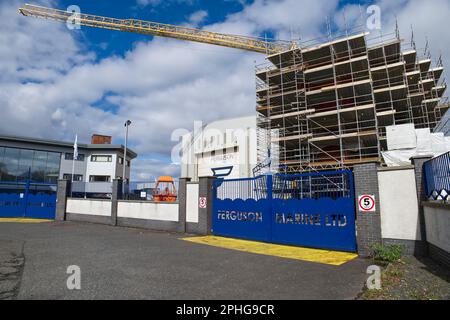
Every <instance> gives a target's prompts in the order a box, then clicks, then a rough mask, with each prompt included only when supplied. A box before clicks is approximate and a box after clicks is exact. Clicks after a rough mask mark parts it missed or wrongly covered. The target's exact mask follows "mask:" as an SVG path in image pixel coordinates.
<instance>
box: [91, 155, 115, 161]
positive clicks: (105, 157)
mask: <svg viewBox="0 0 450 320" xmlns="http://www.w3.org/2000/svg"><path fill="white" fill-rule="evenodd" d="M91 162H112V156H110V155H93V156H91Z"/></svg>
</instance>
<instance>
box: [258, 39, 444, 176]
mask: <svg viewBox="0 0 450 320" xmlns="http://www.w3.org/2000/svg"><path fill="white" fill-rule="evenodd" d="M431 63H432V61H431V56H430V53H429V49H428V44H427V46H426V47H425V50H423V53H420V51H419V50H418V49H417V48H416V45H415V43H414V40H413V39H411V42H410V43H409V44H405V43H404V41H402V40H401V39H400V37H399V33H398V31H396V32H394V33H392V34H386V35H383V34H380V35H376V36H372V35H371V34H369V33H368V32H364V31H360V32H354V33H353V34H345V35H343V36H342V35H341V36H338V37H335V38H333V39H331V38H327V39H326V40H323V39H318V40H315V41H311V42H309V43H303V44H301V45H299V47H298V48H295V49H291V50H287V51H284V52H281V53H276V54H272V55H269V56H268V57H267V62H266V63H264V64H262V65H258V66H256V104H257V106H256V110H257V113H258V121H257V122H258V130H259V131H258V139H259V140H258V161H259V162H264V161H267V160H266V159H267V158H270V157H271V155H270V151H268V150H270V145H272V144H274V143H275V144H277V145H278V146H279V151H278V154H277V157H278V159H277V160H278V161H279V167H278V171H280V172H287V173H294V172H305V171H319V170H326V169H346V168H350V167H352V166H353V165H354V164H357V163H366V162H382V158H381V152H382V151H384V150H387V140H386V127H387V126H391V125H400V124H406V123H413V124H414V125H415V127H416V128H431V129H434V128H435V127H436V126H437V124H438V123H439V121H440V120H441V119H442V117H443V115H444V114H445V112H446V111H447V110H448V108H449V105H448V104H446V103H442V96H443V94H444V92H445V90H446V88H447V85H446V83H445V79H441V78H442V74H443V71H444V68H443V65H442V59H439V60H438V62H437V64H436V66H435V67H433V68H431ZM273 131H276V132H277V133H278V134H277V135H276V136H275V137H273V134H271V133H270V132H273Z"/></svg>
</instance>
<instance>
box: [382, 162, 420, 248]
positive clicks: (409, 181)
mask: <svg viewBox="0 0 450 320" xmlns="http://www.w3.org/2000/svg"><path fill="white" fill-rule="evenodd" d="M378 183H379V190H380V206H381V211H380V212H381V236H382V238H383V239H399V240H413V241H416V240H421V235H420V224H419V204H418V200H417V189H416V178H415V172H414V167H403V168H389V169H384V170H380V171H379V172H378Z"/></svg>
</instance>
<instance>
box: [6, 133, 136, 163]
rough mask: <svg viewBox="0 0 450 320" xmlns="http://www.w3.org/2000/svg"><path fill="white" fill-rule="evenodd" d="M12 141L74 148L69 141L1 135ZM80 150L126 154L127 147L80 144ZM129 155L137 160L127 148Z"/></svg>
mask: <svg viewBox="0 0 450 320" xmlns="http://www.w3.org/2000/svg"><path fill="white" fill-rule="evenodd" d="M1 140H5V141H10V142H24V143H31V144H36V145H44V146H53V147H64V148H67V147H69V148H73V145H74V142H67V141H57V140H47V139H38V138H30V137H19V136H2V135H0V141H1ZM78 148H79V149H89V150H122V151H123V152H125V146H123V145H119V144H85V143H78ZM127 155H129V156H130V157H131V158H132V159H135V158H137V156H138V155H137V153H136V152H134V151H133V150H131V149H129V148H127Z"/></svg>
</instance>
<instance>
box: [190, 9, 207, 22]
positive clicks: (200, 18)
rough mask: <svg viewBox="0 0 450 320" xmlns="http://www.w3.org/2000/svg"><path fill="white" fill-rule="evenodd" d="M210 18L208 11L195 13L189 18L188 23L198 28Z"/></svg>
mask: <svg viewBox="0 0 450 320" xmlns="http://www.w3.org/2000/svg"><path fill="white" fill-rule="evenodd" d="M207 17H208V11H206V10H198V11H195V12H193V13H192V14H191V15H190V16H189V17H188V21H189V23H190V24H192V25H194V26H198V25H199V24H201V23H202V22H204V21H205V19H206V18H207Z"/></svg>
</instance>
